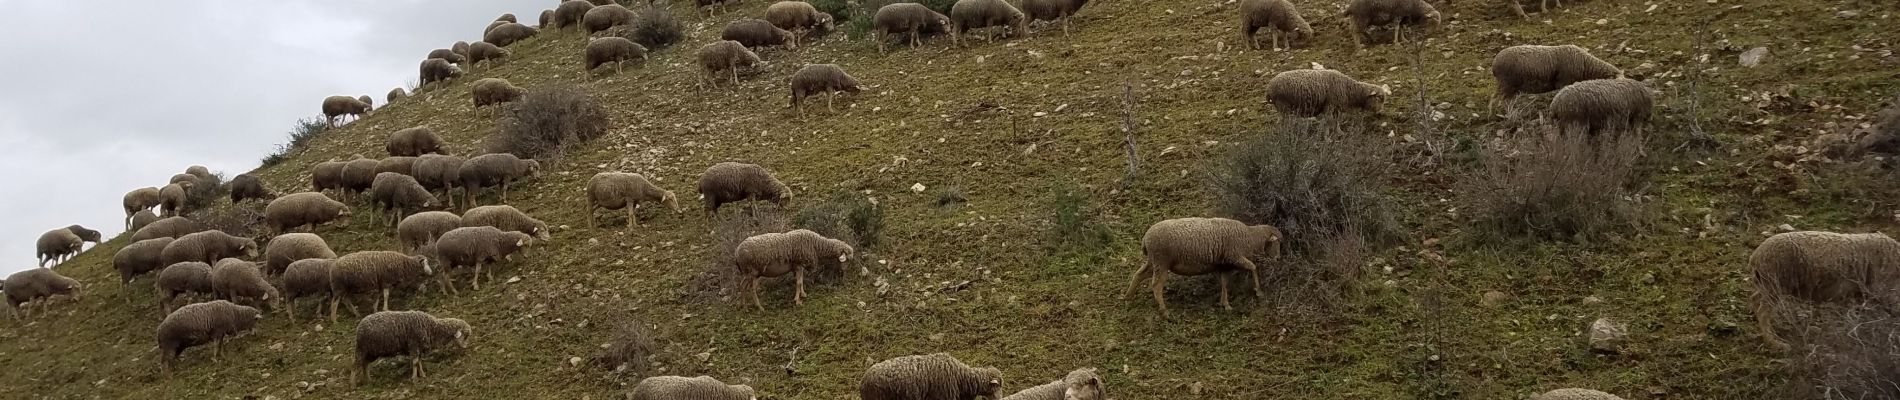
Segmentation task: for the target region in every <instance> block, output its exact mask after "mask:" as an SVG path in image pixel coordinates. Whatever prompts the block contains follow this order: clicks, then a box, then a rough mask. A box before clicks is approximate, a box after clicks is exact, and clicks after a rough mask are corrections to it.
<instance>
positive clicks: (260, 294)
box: [211, 258, 282, 304]
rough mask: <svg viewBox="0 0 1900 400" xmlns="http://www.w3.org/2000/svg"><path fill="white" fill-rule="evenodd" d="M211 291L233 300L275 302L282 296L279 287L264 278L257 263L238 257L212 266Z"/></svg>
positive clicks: (222, 297)
mask: <svg viewBox="0 0 1900 400" xmlns="http://www.w3.org/2000/svg"><path fill="white" fill-rule="evenodd" d="M211 292H212V293H216V294H217V295H218V298H220V299H224V300H230V301H233V302H237V301H240V299H255V300H259V301H262V302H267V303H273V304H274V303H276V302H277V299H280V298H282V296H281V295H279V294H278V293H277V287H276V286H271V284H270V281H269V280H267V279H264V271H263V269H262V268H260V267H258V266H257V263H254V262H250V261H244V260H239V259H236V258H226V259H223V260H218V263H217V264H216V265H212V266H211Z"/></svg>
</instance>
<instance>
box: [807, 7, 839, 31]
mask: <svg viewBox="0 0 1900 400" xmlns="http://www.w3.org/2000/svg"><path fill="white" fill-rule="evenodd" d="M813 25H817V26H818V29H817V31H818V33H821V34H822V33H825V32H831V31H832V30H833V29H838V24H837V23H836V22H833V21H832V20H831V14H826V13H822V12H821V13H818V18H817V22H816V23H815V24H813Z"/></svg>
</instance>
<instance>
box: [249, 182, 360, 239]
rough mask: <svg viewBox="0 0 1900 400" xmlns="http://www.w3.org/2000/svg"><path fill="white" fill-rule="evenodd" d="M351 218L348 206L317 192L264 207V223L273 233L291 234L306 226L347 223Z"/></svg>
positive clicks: (285, 198) (274, 201) (281, 199)
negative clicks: (339, 221) (341, 221)
mask: <svg viewBox="0 0 1900 400" xmlns="http://www.w3.org/2000/svg"><path fill="white" fill-rule="evenodd" d="M349 216H350V207H349V206H348V205H345V204H343V202H340V201H336V200H332V199H330V196H325V195H323V193H317V192H303V193H293V194H289V195H285V196H284V197H278V198H277V200H271V202H270V204H269V205H265V206H264V223H265V224H266V225H269V226H270V229H271V231H272V232H289V231H290V230H291V229H296V228H302V227H304V226H306V225H311V226H314V225H320V224H325V223H329V222H330V221H336V220H345V221H347V220H348V218H349Z"/></svg>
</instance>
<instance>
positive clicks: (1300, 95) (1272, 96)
mask: <svg viewBox="0 0 1900 400" xmlns="http://www.w3.org/2000/svg"><path fill="white" fill-rule="evenodd" d="M1391 95H1392V89H1391V88H1389V87H1386V86H1384V85H1373V84H1371V83H1365V82H1360V81H1358V80H1354V79H1352V77H1348V76H1346V74H1343V73H1340V72H1339V71H1334V70H1329V69H1296V70H1291V71H1286V72H1281V73H1278V74H1274V75H1273V78H1272V79H1270V80H1268V81H1267V102H1269V103H1273V108H1274V110H1275V111H1277V112H1279V114H1280V116H1281V118H1288V117H1292V118H1323V119H1325V120H1330V121H1331V122H1332V123H1334V124H1337V123H1338V121H1336V120H1334V117H1336V116H1338V115H1339V114H1341V113H1344V112H1345V111H1347V110H1359V111H1364V112H1367V113H1371V114H1378V113H1379V112H1380V111H1381V110H1383V109H1384V107H1385V98H1386V97H1388V96H1391ZM1337 129H1338V128H1337V127H1336V126H1335V127H1332V128H1329V130H1337Z"/></svg>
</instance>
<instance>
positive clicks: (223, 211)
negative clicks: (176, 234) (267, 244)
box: [185, 202, 265, 239]
mask: <svg viewBox="0 0 1900 400" xmlns="http://www.w3.org/2000/svg"><path fill="white" fill-rule="evenodd" d="M185 217H186V218H190V219H191V220H193V221H198V223H201V224H204V225H205V226H206V227H209V228H211V229H214V230H219V231H224V233H227V234H230V235H231V236H240V237H248V238H253V239H264V238H263V237H262V236H264V233H265V232H264V204H262V203H258V202H254V203H250V204H228V203H227V204H219V205H217V206H216V207H206V208H201V209H194V210H192V211H190V212H187V213H186V214H185Z"/></svg>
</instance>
